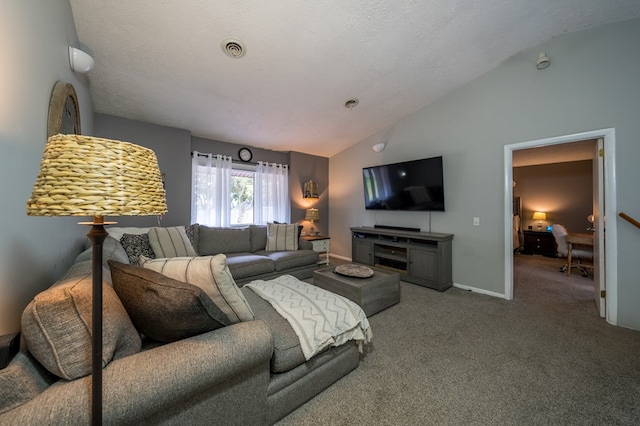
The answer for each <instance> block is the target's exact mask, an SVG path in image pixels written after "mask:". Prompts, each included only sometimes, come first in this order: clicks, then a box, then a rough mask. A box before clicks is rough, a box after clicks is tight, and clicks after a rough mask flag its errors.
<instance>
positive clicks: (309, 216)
mask: <svg viewBox="0 0 640 426" xmlns="http://www.w3.org/2000/svg"><path fill="white" fill-rule="evenodd" d="M304 218H305V219H306V220H310V221H311V222H313V221H314V220H320V212H319V211H318V209H313V208H311V209H307V211H306V212H305V214H304Z"/></svg>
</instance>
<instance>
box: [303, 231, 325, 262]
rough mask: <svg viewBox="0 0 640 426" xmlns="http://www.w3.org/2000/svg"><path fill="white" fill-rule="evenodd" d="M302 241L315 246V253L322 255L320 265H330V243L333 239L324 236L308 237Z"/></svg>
mask: <svg viewBox="0 0 640 426" xmlns="http://www.w3.org/2000/svg"><path fill="white" fill-rule="evenodd" d="M302 239H303V240H307V241H310V242H311V244H313V251H317V252H318V253H320V261H318V264H319V265H322V264H325V265H328V264H329V243H330V242H331V238H329V237H324V236H322V235H307V236H304V237H302Z"/></svg>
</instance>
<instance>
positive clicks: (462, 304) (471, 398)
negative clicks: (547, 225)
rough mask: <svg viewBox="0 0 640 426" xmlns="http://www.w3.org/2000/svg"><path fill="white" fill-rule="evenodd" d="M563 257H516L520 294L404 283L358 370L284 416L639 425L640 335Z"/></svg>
mask: <svg viewBox="0 0 640 426" xmlns="http://www.w3.org/2000/svg"><path fill="white" fill-rule="evenodd" d="M562 263H563V262H562V260H560V259H550V258H545V257H541V256H525V255H516V260H515V266H514V275H515V277H514V300H512V301H506V300H503V299H499V298H495V297H490V296H485V295H480V294H477V293H472V292H469V291H464V290H460V289H457V288H451V289H449V290H447V291H445V292H442V293H439V292H437V291H434V290H430V289H427V288H423V287H420V286H417V285H413V284H409V283H404V282H403V283H401V292H402V293H401V299H402V300H401V302H400V303H399V304H397V305H395V306H392V307H391V308H388V309H386V310H384V311H382V312H380V313H378V314H376V315H373V316H372V317H371V318H370V323H371V327H372V330H373V334H374V339H373V343H372V344H371V345H369V347H368V348H367V351H366V353H365V354H364V355H363V357H362V360H361V363H360V366H359V367H358V368H357V369H356V370H355V371H353V372H352V373H350V374H349V375H347V376H346V377H344V378H343V379H341V380H340V381H338V382H337V383H336V384H334V385H333V386H331V387H330V388H329V389H327V390H325V391H324V392H322V393H321V394H320V395H318V396H316V397H315V398H314V399H312V400H311V401H310V402H308V403H307V404H305V405H303V406H302V407H300V408H299V409H298V410H296V411H294V412H293V413H292V414H290V415H289V416H287V417H286V418H284V419H283V420H282V421H280V422H279V423H278V424H279V425H281V426H282V425H463V424H464V425H542V424H544V425H547V424H549V425H574V424H575V425H638V424H640V332H638V331H633V330H629V329H625V328H622V327H615V326H611V325H609V324H607V323H606V322H605V320H604V319H602V318H600V317H599V315H598V313H597V311H596V308H595V302H594V300H593V280H591V279H590V278H584V277H582V276H581V275H580V274H575V275H572V276H571V277H566V276H565V275H564V274H562V273H559V272H558V268H559V267H560V266H561V265H562Z"/></svg>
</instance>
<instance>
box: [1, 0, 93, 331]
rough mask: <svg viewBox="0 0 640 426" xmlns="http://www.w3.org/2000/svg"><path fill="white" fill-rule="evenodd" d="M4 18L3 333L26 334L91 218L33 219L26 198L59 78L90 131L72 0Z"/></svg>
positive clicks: (23, 7) (26, 0)
mask: <svg viewBox="0 0 640 426" xmlns="http://www.w3.org/2000/svg"><path fill="white" fill-rule="evenodd" d="M1 10H2V12H1V13H0V62H1V63H2V65H1V66H0V94H1V96H0V194H2V210H1V211H2V213H0V214H1V215H2V216H1V220H0V335H2V334H7V333H10V332H14V331H17V330H19V329H20V315H21V314H22V310H23V309H24V307H25V306H26V305H27V303H28V302H29V301H30V300H31V299H32V298H33V296H34V295H35V294H36V293H37V292H39V291H41V290H43V289H45V288H47V287H49V286H50V285H51V284H53V283H54V281H55V280H56V279H58V278H59V277H60V276H61V275H62V274H63V273H64V272H65V270H66V269H67V268H68V267H69V265H70V264H71V263H72V261H73V259H74V258H75V256H76V255H77V254H78V253H79V252H80V250H81V245H82V241H83V239H84V235H85V234H86V233H87V232H88V228H87V227H83V226H80V225H78V224H77V222H78V221H79V220H83V219H85V218H71V217H69V218H50V217H29V216H27V214H26V201H27V198H28V197H29V195H30V194H31V189H32V188H33V183H34V182H35V180H36V176H37V174H38V169H39V166H40V159H41V158H42V152H43V149H44V146H45V143H46V139H47V114H48V109H49V99H50V97H51V91H52V89H53V86H54V84H55V83H56V81H58V80H63V81H66V82H69V83H72V84H73V86H74V87H75V89H76V92H77V94H78V101H79V103H80V118H81V120H82V122H81V127H82V130H83V133H85V134H91V131H92V126H93V123H92V109H91V99H90V95H89V89H88V84H87V80H86V78H85V77H84V76H82V75H75V74H74V73H73V72H72V71H71V69H70V67H69V56H68V46H69V45H73V46H78V39H77V35H76V32H75V24H74V22H73V15H72V13H71V7H70V5H69V1H68V0H47V1H42V0H3V1H2V7H1Z"/></svg>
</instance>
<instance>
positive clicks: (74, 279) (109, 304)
mask: <svg viewBox="0 0 640 426" xmlns="http://www.w3.org/2000/svg"><path fill="white" fill-rule="evenodd" d="M91 264H92V262H91V261H87V262H82V263H76V264H74V265H73V266H72V267H71V269H70V270H69V272H68V273H67V275H65V276H64V277H63V278H62V279H61V280H60V281H58V282H57V283H56V284H55V285H54V286H52V287H50V288H49V289H47V290H45V291H43V292H42V293H39V294H37V295H36V296H35V297H34V298H33V300H32V301H31V303H29V305H28V306H27V307H26V308H25V310H24V311H23V313H22V335H23V336H24V339H25V341H26V343H27V347H28V348H29V352H31V354H32V355H33V356H34V358H36V359H37V360H38V361H39V362H40V364H42V365H43V366H44V367H45V368H46V369H47V370H49V371H50V372H51V373H53V374H55V375H56V376H58V377H61V378H63V379H67V380H73V379H77V378H79V377H83V376H86V375H88V374H90V373H91V368H92V362H91V353H92V338H91V324H92V322H91V320H92V317H93V316H92V314H91V312H92V303H91V300H92V293H93V291H92V283H93V278H92V273H91V271H92V268H91ZM108 275H109V271H103V276H104V277H107V276H108ZM102 306H103V323H102V330H103V346H102V365H103V367H104V366H106V365H107V364H108V363H109V362H111V361H112V360H115V359H118V358H122V357H125V356H128V355H132V354H134V353H137V352H139V351H140V348H141V345H142V342H141V340H140V334H139V333H138V332H137V331H136V329H135V327H134V326H133V324H132V323H131V320H130V319H129V316H128V315H127V311H126V310H125V308H124V306H122V303H121V302H120V299H118V296H117V295H116V293H115V291H113V287H111V286H110V285H109V284H107V283H106V278H105V283H103V284H102Z"/></svg>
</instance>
